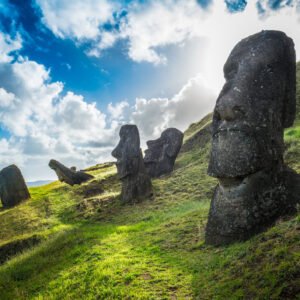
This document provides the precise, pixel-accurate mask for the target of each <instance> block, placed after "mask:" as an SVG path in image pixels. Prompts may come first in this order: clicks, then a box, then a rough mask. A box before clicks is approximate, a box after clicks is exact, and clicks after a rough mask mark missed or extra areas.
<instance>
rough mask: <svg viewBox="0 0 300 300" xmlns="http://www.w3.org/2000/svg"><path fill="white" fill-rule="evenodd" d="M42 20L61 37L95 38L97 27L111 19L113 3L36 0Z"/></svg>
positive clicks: (80, 39) (86, 0) (90, 0)
mask: <svg viewBox="0 0 300 300" xmlns="http://www.w3.org/2000/svg"><path fill="white" fill-rule="evenodd" d="M36 2H37V4H38V5H39V6H40V8H41V10H42V12H43V22H44V23H45V25H47V27H48V28H49V29H51V30H52V32H53V33H54V34H55V35H56V36H58V37H61V38H74V39H76V40H78V41H82V40H86V39H97V38H98V37H99V27H100V26H101V25H103V24H104V23H106V22H108V21H110V20H112V14H113V12H114V10H115V5H114V4H113V2H112V1H106V0H85V1H81V0H72V1H70V0H36Z"/></svg>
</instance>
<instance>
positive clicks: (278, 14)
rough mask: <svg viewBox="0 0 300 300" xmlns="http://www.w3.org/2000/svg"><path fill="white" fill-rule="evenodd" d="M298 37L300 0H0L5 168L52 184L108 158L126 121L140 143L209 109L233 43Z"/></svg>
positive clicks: (1, 162)
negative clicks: (263, 35)
mask: <svg viewBox="0 0 300 300" xmlns="http://www.w3.org/2000/svg"><path fill="white" fill-rule="evenodd" d="M270 29H272V30H281V31H284V32H285V33H286V34H287V35H288V36H290V37H291V38H293V40H294V43H295V48H296V53H297V59H298V60H299V59H300V58H299V57H300V0H249V1H247V0H161V1H156V0H152V1H150V0H149V1H148V0H139V1H133V0H120V1H117V0H111V1H109V0H85V1H82V0H72V1H69V0H22V1H21V0H0V169H2V168H3V167H5V166H8V165H10V164H16V165H18V166H19V168H20V169H21V171H22V173H23V175H24V177H25V180H27V181H35V180H48V179H55V178H56V176H55V173H54V172H53V171H52V170H51V169H50V168H49V167H48V162H49V160H50V159H52V158H53V159H57V160H59V161H60V162H62V163H63V164H65V165H66V166H77V167H78V168H84V167H87V166H91V165H94V164H96V163H101V162H104V161H112V160H113V158H112V157H111V154H110V153H111V150H112V149H113V148H114V146H115V145H116V144H117V143H118V140H119V135H118V133H119V129H120V126H121V125H123V124H127V123H131V124H136V125H137V126H138V128H139V132H140V137H141V146H142V147H143V148H144V147H145V142H146V141H147V140H149V139H155V138H158V137H159V136H160V134H161V132H162V131H163V130H164V129H166V128H168V127H176V128H178V129H180V130H182V131H184V130H185V129H186V128H187V127H188V126H189V125H190V124H191V123H193V122H197V121H199V120H200V119H201V118H202V117H203V116H205V115H206V114H207V113H208V112H210V111H212V110H213V107H214V105H215V101H216V98H217V96H218V93H219V91H220V89H221V87H222V85H223V82H224V79H223V65H224V63H225V61H226V59H227V57H228V55H229V53H230V51H231V50H232V48H233V47H234V46H235V45H236V44H237V43H238V42H239V41H240V40H241V39H243V38H245V37H247V36H249V35H251V34H254V33H256V32H259V31H261V30H270Z"/></svg>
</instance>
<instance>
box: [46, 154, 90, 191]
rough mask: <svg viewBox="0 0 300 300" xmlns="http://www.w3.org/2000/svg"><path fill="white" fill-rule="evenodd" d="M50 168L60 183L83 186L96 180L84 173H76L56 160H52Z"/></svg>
mask: <svg viewBox="0 0 300 300" xmlns="http://www.w3.org/2000/svg"><path fill="white" fill-rule="evenodd" d="M49 167H50V168H51V169H52V170H54V171H55V173H56V175H57V177H58V179H59V181H61V182H65V183H67V184H69V185H74V184H81V183H83V182H86V181H88V180H90V179H92V178H94V176H92V175H90V174H87V173H85V172H83V171H74V170H72V169H69V168H67V167H66V166H64V165H63V164H61V163H60V162H58V161H57V160H54V159H51V160H50V162H49Z"/></svg>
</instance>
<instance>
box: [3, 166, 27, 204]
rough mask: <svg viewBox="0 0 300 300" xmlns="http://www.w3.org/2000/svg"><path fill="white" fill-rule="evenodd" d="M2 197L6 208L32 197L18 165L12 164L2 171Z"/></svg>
mask: <svg viewBox="0 0 300 300" xmlns="http://www.w3.org/2000/svg"><path fill="white" fill-rule="evenodd" d="M0 198H1V202H2V205H3V207H5V208H8V207H13V206H15V205H17V204H18V203H20V202H22V201H23V200H26V199H29V198H30V194H29V191H28V188H27V186H26V183H25V181H24V178H23V176H22V173H21V171H20V170H19V168H18V167H17V166H16V165H10V166H8V167H6V168H4V169H2V171H1V172H0Z"/></svg>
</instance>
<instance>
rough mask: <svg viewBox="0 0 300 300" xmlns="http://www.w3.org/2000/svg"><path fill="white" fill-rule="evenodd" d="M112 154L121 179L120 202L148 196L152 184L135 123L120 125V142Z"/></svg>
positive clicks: (139, 199) (133, 200)
mask: <svg viewBox="0 0 300 300" xmlns="http://www.w3.org/2000/svg"><path fill="white" fill-rule="evenodd" d="M112 156H113V157H115V158H116V159H117V163H116V166H117V170H118V176H119V178H120V180H121V181H122V192H121V199H122V202H124V203H134V202H139V201H141V200H143V199H145V198H149V197H150V196H151V195H152V184H151V180H150V177H149V175H148V174H147V172H146V169H145V165H144V161H143V156H142V151H141V148H140V136H139V131H138V128H137V127H136V126H135V125H124V126H122V127H121V129H120V142H119V144H118V145H117V147H116V148H115V149H114V150H113V151H112Z"/></svg>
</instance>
